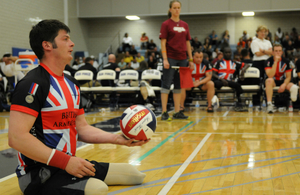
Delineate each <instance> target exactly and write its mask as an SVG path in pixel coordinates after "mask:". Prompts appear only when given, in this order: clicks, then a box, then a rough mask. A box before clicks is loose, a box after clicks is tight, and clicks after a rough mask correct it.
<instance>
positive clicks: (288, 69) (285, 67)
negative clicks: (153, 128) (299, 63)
mask: <svg viewBox="0 0 300 195" xmlns="http://www.w3.org/2000/svg"><path fill="white" fill-rule="evenodd" d="M282 54H283V51H282V45H280V44H275V45H274V46H273V56H272V57H270V58H269V59H267V60H266V62H265V71H266V74H267V77H268V78H267V79H266V81H265V85H266V96H267V111H268V113H273V112H274V108H273V104H272V97H273V88H274V87H275V86H280V87H279V89H278V93H283V92H284V91H285V90H286V89H287V90H289V91H290V98H291V100H292V101H293V102H294V101H296V100H297V94H298V89H299V87H298V86H297V85H295V84H294V83H292V82H291V77H292V76H291V75H292V74H291V73H292V70H293V67H294V64H293V62H292V61H289V60H288V59H286V58H282V57H281V56H282Z"/></svg>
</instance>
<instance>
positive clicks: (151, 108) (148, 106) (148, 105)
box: [145, 103, 155, 110]
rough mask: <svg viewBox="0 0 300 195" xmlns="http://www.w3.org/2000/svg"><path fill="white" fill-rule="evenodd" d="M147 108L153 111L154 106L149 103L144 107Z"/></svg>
mask: <svg viewBox="0 0 300 195" xmlns="http://www.w3.org/2000/svg"><path fill="white" fill-rule="evenodd" d="M145 106H146V107H147V108H149V109H150V110H155V108H154V106H153V105H152V104H150V103H148V104H146V105H145Z"/></svg>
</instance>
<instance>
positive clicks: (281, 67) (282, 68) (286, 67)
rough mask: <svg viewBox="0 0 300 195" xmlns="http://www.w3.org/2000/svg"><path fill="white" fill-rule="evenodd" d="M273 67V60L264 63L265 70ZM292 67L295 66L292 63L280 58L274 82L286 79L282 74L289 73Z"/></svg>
mask: <svg viewBox="0 0 300 195" xmlns="http://www.w3.org/2000/svg"><path fill="white" fill-rule="evenodd" d="M273 65H274V58H273V57H270V58H269V59H267V60H266V62H265V70H268V69H271V68H272V66H273ZM294 67H295V65H294V63H293V62H292V61H289V60H288V59H286V58H281V60H280V61H279V62H278V63H277V68H276V72H275V75H274V79H275V80H276V81H282V80H284V79H285V78H286V77H285V74H284V73H286V72H291V71H292V70H293V68H294Z"/></svg>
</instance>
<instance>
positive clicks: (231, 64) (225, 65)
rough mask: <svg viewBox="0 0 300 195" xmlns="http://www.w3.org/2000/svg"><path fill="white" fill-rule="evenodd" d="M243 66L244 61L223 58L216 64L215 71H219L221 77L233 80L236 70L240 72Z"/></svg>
mask: <svg viewBox="0 0 300 195" xmlns="http://www.w3.org/2000/svg"><path fill="white" fill-rule="evenodd" d="M243 67H244V63H240V62H236V61H232V60H225V59H223V60H219V61H217V62H216V63H215V64H214V67H213V71H215V72H217V73H218V76H219V78H222V79H225V80H228V81H231V80H232V79H233V78H234V75H235V72H236V71H237V72H239V70H240V69H242V68H243Z"/></svg>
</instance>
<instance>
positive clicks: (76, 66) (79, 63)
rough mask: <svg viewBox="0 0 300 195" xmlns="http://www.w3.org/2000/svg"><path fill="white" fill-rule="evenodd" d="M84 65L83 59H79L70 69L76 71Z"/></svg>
mask: <svg viewBox="0 0 300 195" xmlns="http://www.w3.org/2000/svg"><path fill="white" fill-rule="evenodd" d="M84 64H85V57H79V61H78V64H76V65H73V66H72V68H73V69H75V70H78V69H79V68H80V67H81V66H84Z"/></svg>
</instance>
